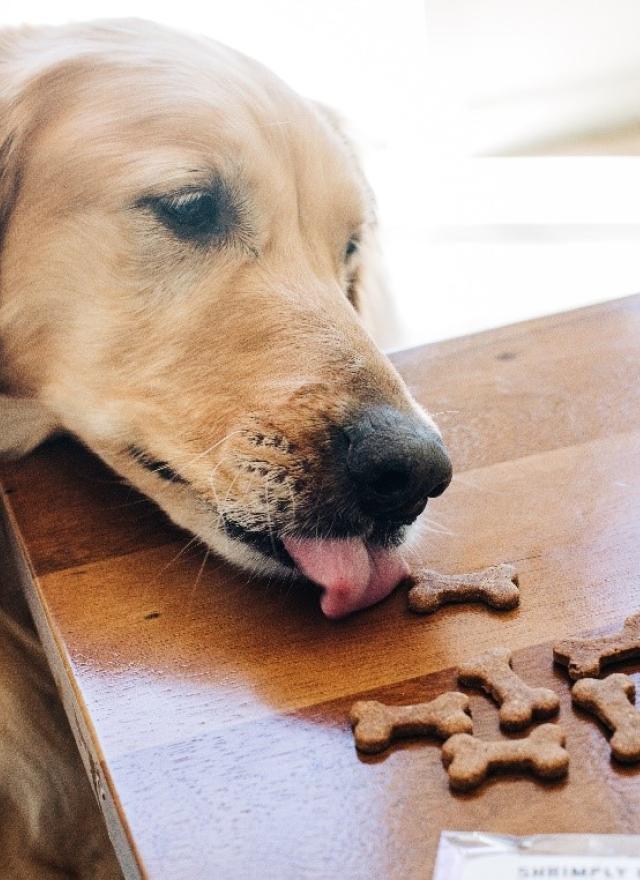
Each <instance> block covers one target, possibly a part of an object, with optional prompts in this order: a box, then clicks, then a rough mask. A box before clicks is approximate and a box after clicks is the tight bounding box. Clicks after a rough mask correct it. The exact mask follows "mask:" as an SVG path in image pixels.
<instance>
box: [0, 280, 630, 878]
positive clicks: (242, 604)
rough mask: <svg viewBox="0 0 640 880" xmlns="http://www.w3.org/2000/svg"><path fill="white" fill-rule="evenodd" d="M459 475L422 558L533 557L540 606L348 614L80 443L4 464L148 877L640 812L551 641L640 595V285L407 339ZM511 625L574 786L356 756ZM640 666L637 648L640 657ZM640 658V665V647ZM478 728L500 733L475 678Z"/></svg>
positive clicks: (431, 519) (465, 561)
mask: <svg viewBox="0 0 640 880" xmlns="http://www.w3.org/2000/svg"><path fill="white" fill-rule="evenodd" d="M393 360H394V362H395V363H396V365H397V366H398V367H399V369H400V371H401V373H402V374H403V375H404V377H405V378H406V380H407V382H408V385H409V387H410V388H411V389H412V390H413V392H414V394H415V395H416V397H417V398H418V400H419V401H420V402H422V403H423V404H424V405H425V406H427V407H428V408H429V409H430V410H431V412H432V413H434V414H435V416H436V418H437V420H438V422H439V424H440V426H441V427H442V429H443V433H444V436H445V440H446V442H447V445H448V447H449V449H450V451H451V454H452V458H453V462H454V468H455V473H456V476H455V478H454V481H453V483H452V485H451V487H450V489H449V490H448V491H447V492H446V493H445V494H444V496H442V498H440V499H437V500H435V501H434V502H433V503H432V504H430V505H429V508H428V515H427V524H428V527H427V528H426V529H425V530H424V534H423V538H422V540H421V543H420V546H419V547H418V550H417V554H416V560H415V563H416V564H417V565H420V564H425V565H428V566H429V567H431V568H436V569H439V570H442V571H444V572H465V571H471V570H474V569H478V568H482V567H484V566H487V565H491V564H494V563H497V562H512V563H514V564H515V565H516V566H517V568H518V571H519V575H520V586H521V605H520V607H519V608H518V609H516V610H515V611H510V612H501V613H498V612H493V611H489V610H487V609H486V608H484V607H483V606H480V605H468V606H461V605H458V606H449V607H448V608H445V609H441V610H440V611H438V612H437V613H436V614H434V615H432V616H418V615H415V614H412V613H411V612H410V611H408V610H407V599H406V589H403V588H401V589H399V590H398V591H396V593H395V594H394V595H393V596H392V597H390V598H389V599H388V600H387V601H385V602H383V603H382V604H380V605H379V606H377V607H374V608H371V609H369V610H367V611H364V612H361V613H359V614H357V615H354V616H353V617H351V618H349V619H346V620H343V621H340V622H331V621H328V620H326V619H324V618H323V617H322V615H321V613H320V610H319V607H318V602H317V594H316V592H315V590H313V589H312V588H311V587H300V588H295V589H292V588H291V587H289V588H288V589H284V588H281V587H279V586H278V585H276V584H267V583H261V582H260V581H256V580H252V581H251V582H250V583H247V581H246V578H245V577H244V576H243V575H242V574H241V573H238V572H237V571H234V570H233V569H231V568H230V567H229V566H227V565H225V564H223V563H222V562H220V561H217V560H215V559H211V558H210V559H208V560H207V561H206V564H203V563H204V551H203V550H202V549H201V548H200V547H199V546H197V545H196V544H194V543H189V536H188V535H185V534H184V533H183V532H181V531H180V530H178V529H177V528H175V527H173V526H172V525H170V524H169V523H168V522H167V521H166V520H165V518H164V517H163V515H162V514H161V513H159V512H158V511H157V510H156V509H155V508H154V506H153V505H152V504H151V503H150V502H148V501H147V500H145V499H143V498H141V497H140V496H138V495H137V494H136V493H135V491H134V490H132V489H130V488H128V487H126V486H124V485H122V482H121V481H120V480H119V479H118V478H117V477H116V476H115V475H114V474H113V473H111V472H110V471H108V470H107V469H106V468H105V467H104V466H103V465H101V464H100V463H99V462H98V461H97V460H96V459H95V458H93V457H92V456H91V455H90V454H88V453H87V452H86V451H84V450H83V449H82V448H80V447H79V446H78V445H76V444H75V443H73V442H72V441H70V440H57V441H54V442H51V443H48V444H46V445H45V446H44V447H42V448H41V449H40V450H38V451H36V452H35V453H34V454H33V455H31V456H30V457H29V458H27V459H25V460H24V461H22V462H17V463H11V464H5V465H3V466H2V468H1V469H0V478H1V480H2V485H3V487H4V502H5V504H6V506H7V508H8V511H9V515H10V517H11V521H12V524H13V529H14V532H15V534H16V536H17V538H16V540H17V544H18V547H19V549H20V550H21V552H23V553H24V555H25V557H26V560H27V561H26V563H25V568H24V571H25V586H26V590H27V596H28V599H29V603H30V606H31V608H32V611H33V613H34V617H35V619H36V623H37V626H38V629H39V631H40V634H41V636H42V638H43V642H44V644H45V649H46V651H47V654H48V657H49V660H50V662H51V665H52V668H53V671H54V675H55V676H56V679H57V681H58V685H59V687H60V690H61V693H62V695H63V699H64V701H65V706H66V708H67V712H68V714H69V717H70V719H71V722H72V726H73V728H74V731H75V733H76V736H77V738H78V741H79V745H80V749H81V753H82V754H83V757H84V759H85V762H86V764H87V767H88V769H89V771H90V773H91V777H92V780H93V783H94V786H95V788H96V791H97V793H98V796H99V798H100V800H101V803H102V806H103V809H104V811H105V815H106V817H107V822H108V824H109V826H110V830H111V833H112V836H113V839H114V841H115V843H116V848H117V850H118V852H119V855H120V857H121V860H122V862H123V864H124V866H125V872H126V874H127V876H131V877H136V876H141V877H149V878H158V880H159V878H162V880H174V878H175V880H191V878H214V877H215V878H245V877H247V878H250V877H258V876H260V877H269V878H270V877H274V878H276V877H277V878H279V880H280V878H301V877H304V878H318V880H320V878H327V877H331V876H339V877H341V878H345V880H352V878H377V877H380V878H403V880H407V878H415V880H418V878H425V877H429V876H430V871H431V867H432V864H433V859H434V856H435V851H436V847H437V841H438V836H439V833H440V831H441V830H442V829H453V830H468V829H478V830H483V831H497V832H501V833H512V834H531V833H542V832H548V831H554V832H564V831H566V832H582V831H592V832H602V833H606V832H631V831H638V830H639V829H640V768H638V769H634V768H633V767H623V766H620V765H616V764H615V763H613V762H612V761H611V760H610V757H609V746H608V742H607V739H606V737H605V736H604V735H603V728H602V727H601V726H600V725H599V723H598V722H596V721H594V720H593V719H591V718H590V717H589V716H587V715H585V714H583V713H577V712H576V711H574V710H572V709H571V707H570V698H569V686H568V683H567V679H566V676H565V675H564V673H563V671H562V670H560V669H558V668H557V667H556V668H554V667H553V663H552V657H551V648H550V644H551V643H552V642H553V640H555V639H557V638H562V637H566V636H569V635H573V634H576V633H580V632H584V631H592V630H602V631H607V630H611V631H612V630H614V629H616V628H617V626H618V624H620V623H621V622H622V620H623V619H624V617H625V616H627V615H628V614H629V613H631V611H632V610H635V609H637V608H638V607H640V382H638V366H639V362H640V297H631V298H627V299H624V300H619V301H616V302H612V303H608V304H605V305H602V306H595V307H590V308H587V309H582V310H579V311H576V312H571V313H567V314H563V315H557V316H552V317H548V318H544V319H540V320H536V321H532V322H527V323H525V324H520V325H515V326H512V327H506V328H500V329H498V330H494V331H490V332H487V333H482V334H479V335H476V336H472V337H468V338H464V339H460V340H453V341H449V342H444V343H438V344H435V345H431V346H426V347H423V348H419V349H415V350H412V351H408V352H403V353H400V354H397V355H394V357H393ZM497 645H505V646H508V647H510V648H512V649H514V650H515V652H516V653H515V655H514V666H515V668H516V669H517V670H518V671H520V672H521V673H522V674H523V676H524V677H525V678H526V679H527V680H528V681H529V682H530V683H532V684H540V685H549V686H551V687H554V688H555V689H556V690H557V691H558V693H559V694H560V696H561V699H562V704H563V705H562V710H561V715H560V723H561V724H562V725H563V726H564V728H565V730H566V732H567V736H568V749H569V751H570V754H571V768H570V773H569V776H568V778H567V780H565V781H562V782H559V783H555V784H544V783H541V782H537V781H535V780H534V779H532V778H529V777H527V776H523V775H518V774H515V773H508V774H503V775H500V776H498V777H496V778H495V779H492V780H491V781H490V782H488V783H487V784H486V785H484V786H483V787H482V788H480V789H479V790H477V791H476V792H473V793H470V794H466V795H454V794H452V793H450V791H449V789H448V785H447V778H446V774H445V772H444V770H443V767H442V763H441V758H440V751H439V748H438V746H437V744H436V743H434V742H431V741H429V740H418V739H413V740H406V741H405V742H403V743H400V744H398V745H396V746H393V747H392V748H391V749H389V750H388V751H387V752H385V753H383V754H382V755H380V756H375V757H363V756H360V755H358V754H357V753H356V751H355V749H354V745H353V739H352V735H351V731H350V728H349V724H348V720H347V716H348V712H349V708H350V706H351V704H352V703H353V701H354V699H356V698H361V697H362V696H365V695H366V696H367V697H371V698H376V699H381V700H383V701H388V702H398V703H402V702H412V701H417V700H423V699H428V698H429V697H430V696H435V695H436V694H438V693H440V692H441V691H442V690H446V689H451V688H453V687H454V686H455V674H454V667H455V666H456V664H457V663H458V662H460V661H462V660H463V659H466V658H469V657H471V656H472V655H474V654H476V653H478V652H480V651H482V650H483V649H486V648H488V647H494V646H497ZM622 668H623V669H625V668H626V669H627V670H628V671H630V672H633V671H634V667H633V666H630V667H622ZM637 668H638V669H640V666H638V667H637ZM467 692H468V693H469V694H470V695H471V707H472V713H473V716H474V721H475V728H474V729H475V732H476V733H477V734H478V735H480V736H488V737H490V736H498V735H499V733H498V727H497V715H496V711H495V707H494V706H493V705H492V703H491V702H490V700H488V698H486V697H485V696H482V695H480V694H478V693H477V692H474V691H467Z"/></svg>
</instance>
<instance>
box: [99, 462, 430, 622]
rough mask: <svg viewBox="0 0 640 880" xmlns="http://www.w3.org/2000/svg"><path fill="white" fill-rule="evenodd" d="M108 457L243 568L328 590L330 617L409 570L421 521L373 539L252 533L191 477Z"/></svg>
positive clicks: (386, 590) (366, 601)
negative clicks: (223, 514)
mask: <svg viewBox="0 0 640 880" xmlns="http://www.w3.org/2000/svg"><path fill="white" fill-rule="evenodd" d="M103 457H104V458H105V460H106V461H107V463H108V464H110V465H111V466H112V467H115V468H116V470H118V471H120V473H122V474H123V475H124V476H125V477H126V478H127V479H128V480H129V481H130V482H132V483H133V484H134V485H135V486H136V488H138V489H140V490H141V491H142V492H144V493H145V494H146V495H148V496H149V497H151V498H152V499H153V500H154V501H155V502H156V503H157V504H158V505H159V506H160V507H161V508H162V509H163V510H164V511H165V512H166V513H167V514H168V515H169V517H170V518H171V519H172V520H173V521H174V522H175V523H176V524H177V525H179V526H181V527H182V528H184V529H186V530H188V531H190V532H191V533H193V534H194V535H196V536H197V537H198V538H200V539H201V541H202V542H203V544H205V545H207V546H208V547H210V548H211V550H213V551H214V553H216V554H217V555H218V556H221V557H222V558H224V559H226V560H227V561H228V562H231V563H232V564H233V565H235V566H237V567H238V568H240V569H242V570H244V571H247V572H251V573H252V574H257V575H263V576H269V577H274V576H275V577H279V578H284V579H288V580H291V579H292V578H304V579H307V580H308V581H312V582H313V583H315V584H316V585H317V586H319V587H321V588H322V594H321V598H320V606H321V608H322V611H323V612H324V614H325V615H326V616H327V617H330V618H339V617H345V616H346V615H348V614H351V613H352V612H354V611H358V610H360V609H362V608H367V607H369V606H370V605H375V604H376V603H378V602H380V601H381V600H382V599H385V598H386V597H387V596H388V595H389V594H390V593H392V592H393V591H394V590H395V588H396V587H397V586H398V585H399V584H400V583H401V582H402V581H404V580H405V579H406V578H407V577H408V575H409V568H408V565H407V563H406V562H405V560H404V556H403V548H404V547H406V545H407V544H408V543H409V541H410V539H411V536H412V533H414V532H415V527H416V525H417V523H414V524H413V525H412V526H406V525H400V524H397V525H395V526H394V525H387V526H384V527H381V526H378V527H377V528H373V529H372V530H371V531H370V532H369V533H368V534H367V535H366V536H362V535H358V534H341V535H340V536H336V537H325V538H318V537H316V536H307V535H295V536H288V535H287V533H286V532H283V533H282V534H278V533H273V532H271V531H267V530H265V531H253V530H248V529H245V528H244V527H243V526H242V525H240V524H239V523H237V521H233V520H230V519H228V518H225V519H221V518H220V517H219V516H218V514H217V513H216V512H215V511H214V510H213V509H212V508H211V506H210V505H208V504H206V503H204V502H203V500H202V499H201V498H200V497H199V496H198V495H197V494H196V493H195V492H194V491H193V489H192V487H191V486H189V484H187V483H186V482H180V481H176V480H173V479H172V480H168V479H167V478H166V477H165V478H164V481H161V480H160V479H159V478H158V470H157V468H156V472H155V473H153V472H152V471H151V470H150V469H149V468H148V467H140V466H139V462H135V463H134V461H133V460H132V459H131V458H130V457H128V458H125V459H124V460H123V458H121V457H120V456H118V458H114V457H113V456H111V455H109V454H103ZM418 522H419V521H418Z"/></svg>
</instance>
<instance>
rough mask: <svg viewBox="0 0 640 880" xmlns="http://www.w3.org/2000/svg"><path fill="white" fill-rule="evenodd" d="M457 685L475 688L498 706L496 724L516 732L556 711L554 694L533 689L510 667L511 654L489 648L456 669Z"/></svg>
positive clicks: (544, 689)
mask: <svg viewBox="0 0 640 880" xmlns="http://www.w3.org/2000/svg"><path fill="white" fill-rule="evenodd" d="M458 681H459V682H460V683H461V684H467V685H473V686H476V687H477V686H479V687H481V688H482V689H483V690H485V691H487V693H489V694H491V696H492V697H493V698H494V700H495V701H496V703H498V705H499V706H500V712H499V715H500V724H501V726H502V727H504V728H507V729H509V730H518V729H520V728H522V727H526V726H527V724H531V722H532V721H533V719H534V718H548V717H549V716H550V715H554V714H555V713H556V712H557V711H558V709H559V708H560V700H559V698H558V695H557V694H556V693H555V692H554V691H552V690H550V689H549V688H533V687H530V686H529V685H528V684H527V683H526V682H524V681H523V680H522V679H521V678H520V676H519V675H516V673H515V672H514V671H513V669H512V668H511V651H510V650H509V649H508V648H493V649H491V650H490V651H485V653H484V654H480V656H478V657H475V658H474V659H472V660H469V661H467V662H466V663H462V664H461V665H460V666H459V667H458Z"/></svg>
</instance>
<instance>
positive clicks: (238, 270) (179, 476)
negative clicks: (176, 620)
mask: <svg viewBox="0 0 640 880" xmlns="http://www.w3.org/2000/svg"><path fill="white" fill-rule="evenodd" d="M0 233H1V243H0V247H1V250H0V260H1V262H0V358H1V359H0V385H1V389H2V392H3V393H2V396H0V454H4V455H14V456H15V455H23V454H25V453H27V452H28V451H29V450H30V449H32V448H33V447H34V446H35V445H37V444H38V443H40V442H41V441H42V440H43V439H44V438H45V437H46V436H48V435H49V434H50V433H52V432H54V431H58V430H64V431H69V432H71V433H73V434H74V435H76V436H77V437H79V438H80V439H81V440H82V441H83V442H84V443H85V444H86V445H87V446H89V447H90V448H91V449H92V450H94V451H95V452H96V453H97V454H98V455H99V456H100V457H101V458H103V459H104V460H105V461H106V462H107V463H108V464H109V465H110V466H111V467H112V468H113V469H114V470H115V471H117V472H118V473H119V474H121V475H122V476H123V477H125V478H126V479H127V480H128V481H129V482H131V483H132V484H133V485H134V486H136V487H137V488H138V489H140V490H141V491H142V492H144V493H146V494H147V495H149V496H150V497H151V498H153V499H154V500H155V501H156V502H157V503H158V504H159V505H160V507H162V508H163V509H164V510H165V511H166V512H167V513H168V515H169V516H170V517H171V518H172V519H173V520H174V521H175V522H177V523H179V524H180V525H181V526H183V527H186V528H187V529H189V530H190V531H191V532H193V533H194V534H196V535H197V536H199V538H200V539H201V540H202V541H203V542H205V543H206V544H207V545H208V546H209V547H211V548H212V549H213V550H214V551H215V552H217V553H218V554H220V555H221V556H223V557H225V558H226V559H228V560H229V561H230V562H232V563H234V564H235V565H238V566H241V567H242V568H244V569H248V570H251V571H253V572H259V573H265V574H270V575H279V576H283V577H292V576H293V577H299V576H301V575H303V576H305V577H306V578H308V579H309V580H311V581H313V582H315V583H316V584H317V585H318V586H319V587H320V588H322V592H321V600H320V601H321V606H322V610H323V611H324V613H325V614H326V615H327V616H329V617H339V616H342V615H345V614H348V613H350V612H352V611H355V610H357V609H359V608H363V607H366V606H367V605H371V604H373V603H375V602H377V601H379V600H380V599H382V598H384V597H385V596H386V595H388V593H389V592H391V590H393V589H394V587H395V586H396V585H397V584H398V583H399V582H400V581H401V580H402V579H403V578H404V577H405V576H406V574H407V565H406V562H405V561H404V559H403V554H402V546H403V544H404V542H405V541H406V539H407V534H408V529H409V527H410V525H411V524H412V523H413V522H414V521H415V520H416V518H417V517H418V516H419V514H420V513H421V512H422V510H423V509H424V506H425V504H426V502H427V499H428V498H429V497H433V496H436V495H438V494H440V493H441V492H442V491H444V489H445V488H446V486H447V485H448V483H449V481H450V479H451V466H450V463H449V459H448V457H447V454H446V451H445V449H444V446H443V444H442V441H441V438H440V435H439V433H438V431H437V429H436V427H435V425H434V423H433V422H432V420H431V419H430V418H429V416H428V415H427V414H426V413H425V412H424V411H423V410H422V409H421V407H420V406H418V404H417V403H416V402H415V401H414V400H413V399H412V397H411V395H410V394H409V392H408V390H407V388H406V387H405V385H404V383H403V382H402V380H401V379H400V377H399V375H398V374H397V373H396V371H395V369H394V368H393V367H392V365H391V364H390V362H389V361H388V360H387V359H386V357H384V356H383V354H382V353H381V352H380V350H379V349H378V348H377V347H376V344H375V343H374V341H373V338H372V336H371V334H370V331H371V329H372V327H373V316H374V312H375V307H376V303H377V302H378V301H379V299H380V296H381V284H382V280H381V269H380V265H379V258H378V253H377V245H376V238H375V236H376V232H375V216H374V206H373V200H372V196H371V193H370V191H369V188H368V186H367V184H366V182H365V180H364V177H363V174H362V172H361V171H360V169H359V166H358V163H357V160H356V157H355V155H354V151H353V150H352V148H351V147H350V144H349V142H348V140H347V139H346V137H345V135H344V134H343V132H342V127H341V124H340V122H339V120H338V119H337V118H336V116H335V114H333V113H332V112H330V111H329V110H327V109H326V108H325V107H323V106H320V105H318V104H316V103H314V102H312V101H311V100H306V99H304V98H302V97H300V96H299V95H297V94H295V93H294V92H293V91H292V90H291V89H289V88H288V87H287V86H286V85H285V84H284V83H283V82H281V81H280V80H279V79H278V78H277V77H276V76H274V75H273V74H272V73H270V72H269V71H267V70H266V69H265V68H264V67H262V66H261V65H260V64H258V63H257V62H255V61H253V60H251V59H249V58H247V57H245V56H243V55H241V54H239V53H238V52H235V51H233V50H231V49H229V48H227V47H225V46H222V45H220V44H218V43H215V42H213V41H211V40H209V39H201V38H198V37H194V36H186V35H180V34H176V33H175V32H173V31H170V30H167V29H165V28H162V27H160V26H157V25H153V24H150V23H145V22H138V21H112V22H102V23H101V22H98V23H95V24H91V25H71V26H66V27H62V28H45V27H42V28H24V29H19V30H10V31H5V32H1V33H0ZM16 639H18V640H19V636H17V635H16ZM34 651H35V648H30V653H29V654H28V656H31V657H34V656H35V655H34ZM25 656H27V654H26V653H25ZM29 662H31V661H29ZM23 663H24V661H21V660H19V659H18V652H17V651H16V653H15V655H12V658H9V659H8V660H7V665H8V668H9V670H10V672H11V675H10V676H7V688H9V689H11V688H12V687H13V690H14V692H15V689H16V688H18V690H20V691H22V690H24V687H23V685H22V684H20V683H19V682H18V680H17V679H18V678H19V674H24V675H27V672H26V671H25V670H24V669H23V668H22V666H23ZM34 663H35V661H34ZM32 665H33V664H32ZM41 666H42V664H41ZM12 677H13V683H11V680H10V679H11V678H12ZM39 680H41V677H40V679H39ZM4 685H5V682H4V681H3V682H2V685H1V686H0V692H1V689H2V687H4ZM29 711H30V710H29ZM29 711H26V712H25V711H23V712H22V716H23V718H22V722H24V723H29V717H28V716H29ZM5 718H6V715H5ZM16 723H17V722H16ZM51 723H52V724H53V721H52V722H51ZM5 748H7V746H6V744H5V742H0V753H1V752H2V751H3V750H4V749H5ZM41 763H42V762H41ZM44 764H45V765H46V766H43V767H41V771H42V772H43V773H46V768H47V766H48V761H46V760H45V761H44ZM76 769H77V771H78V772H79V773H81V772H82V771H81V770H80V769H79V767H77V768H76ZM25 772H26V771H25ZM68 772H69V774H71V770H69V771H68ZM10 779H11V784H12V785H15V787H16V788H15V790H16V791H20V792H21V794H20V797H21V798H24V799H25V801H26V802H27V803H26V806H27V807H28V808H29V809H28V810H27V813H28V815H33V813H32V807H33V798H34V797H36V795H34V794H33V793H31V792H29V791H24V790H23V788H20V786H19V785H18V782H17V781H16V778H15V774H14V775H13V776H12V777H10ZM4 783H5V784H6V783H7V780H6V778H5V779H4ZM51 784H52V785H55V784H57V783H56V781H55V780H53V779H52V780H51ZM74 784H75V783H74V782H73V781H72V780H71V779H69V780H68V782H67V784H66V790H67V791H69V790H70V788H71V787H73V785H74ZM29 811H31V812H29ZM38 822H39V824H38ZM31 824H32V828H31V830H32V833H33V835H35V837H37V835H38V834H42V835H45V836H46V835H48V834H52V833H54V832H55V828H54V830H53V831H52V830H51V823H47V822H45V821H44V820H42V819H41V820H38V821H36V822H35V826H34V825H33V822H32V823H31ZM34 839H35V838H34ZM60 846H61V847H63V849H64V845H63V844H62V843H60ZM70 846H72V845H71V844H69V845H68V846H67V848H66V850H65V851H64V852H63V856H64V858H63V857H62V856H60V864H71V863H72V855H71V851H70V849H69V847H70ZM77 856H78V859H77V863H76V864H77V867H76V871H77V872H78V873H77V876H82V877H84V876H87V877H89V876H91V877H93V878H95V877H98V873H97V871H96V870H95V869H93V873H91V871H89V872H88V873H87V872H85V873H82V870H83V869H82V868H81V867H80V864H81V859H80V856H81V853H78V854H77ZM105 858H106V859H107V860H108V859H109V858H111V856H110V855H109V854H107V855H105ZM107 870H108V869H107ZM21 876H31V875H27V873H26V872H25V873H23V874H22V875H21ZM33 876H36V873H34V874H33ZM37 876H38V877H43V876H45V875H44V874H43V873H40V874H37ZM70 876H76V875H75V874H73V875H70ZM105 876H108V874H105Z"/></svg>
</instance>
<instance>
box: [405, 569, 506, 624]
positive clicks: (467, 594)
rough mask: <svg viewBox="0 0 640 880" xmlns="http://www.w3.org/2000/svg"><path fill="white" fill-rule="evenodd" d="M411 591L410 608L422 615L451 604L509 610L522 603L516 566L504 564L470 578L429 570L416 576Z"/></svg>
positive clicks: (469, 576) (479, 572)
mask: <svg viewBox="0 0 640 880" xmlns="http://www.w3.org/2000/svg"><path fill="white" fill-rule="evenodd" d="M415 578H416V584H415V586H413V587H412V588H411V589H410V590H409V608H411V610H412V611H418V612H420V613H421V614H430V613H431V612H432V611H436V609H438V608H440V606H441V605H446V604H447V603H449V602H476V601H480V602H484V603H486V604H487V605H490V606H491V607H492V608H499V609H501V610H507V609H510V608H515V607H516V606H517V605H518V603H519V602H520V591H519V590H518V575H517V574H516V570H515V567H514V566H513V565H507V564H506V563H502V564H500V565H492V566H491V567H490V568H483V569H482V571H472V572H470V573H469V574H439V573H438V572H437V571H431V570H430V569H428V568H426V569H424V570H422V571H420V572H419V573H418V574H417V575H416V576H415Z"/></svg>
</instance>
